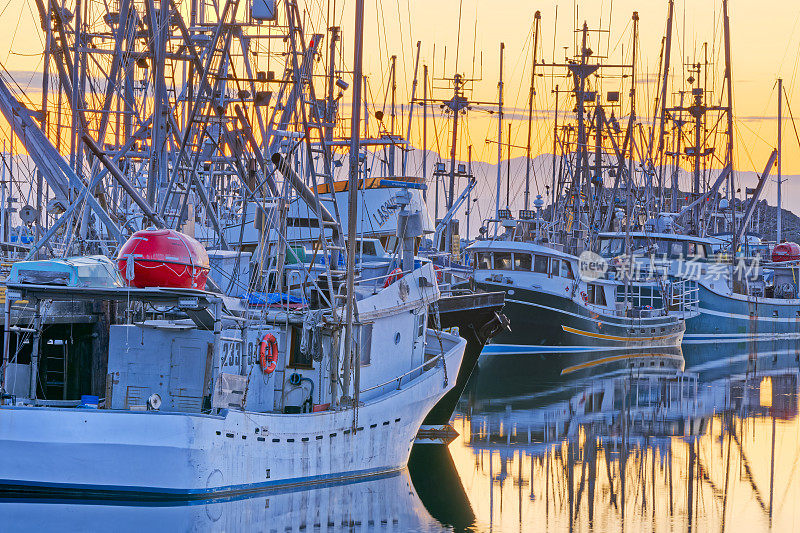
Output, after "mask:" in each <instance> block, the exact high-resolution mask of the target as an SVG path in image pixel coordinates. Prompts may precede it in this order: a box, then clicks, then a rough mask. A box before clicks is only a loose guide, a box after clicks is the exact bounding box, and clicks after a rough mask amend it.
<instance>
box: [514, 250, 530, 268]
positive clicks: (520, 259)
mask: <svg viewBox="0 0 800 533" xmlns="http://www.w3.org/2000/svg"><path fill="white" fill-rule="evenodd" d="M514 270H523V271H525V272H530V271H531V254H523V253H518V252H514Z"/></svg>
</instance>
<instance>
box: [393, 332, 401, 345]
mask: <svg viewBox="0 0 800 533" xmlns="http://www.w3.org/2000/svg"><path fill="white" fill-rule="evenodd" d="M394 343H395V344H400V332H399V331H398V332H397V333H395V334H394Z"/></svg>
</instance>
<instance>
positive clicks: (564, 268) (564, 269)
mask: <svg viewBox="0 0 800 533" xmlns="http://www.w3.org/2000/svg"><path fill="white" fill-rule="evenodd" d="M561 277H562V278H567V279H575V276H574V275H573V274H572V265H570V263H569V261H566V260H564V261H561Z"/></svg>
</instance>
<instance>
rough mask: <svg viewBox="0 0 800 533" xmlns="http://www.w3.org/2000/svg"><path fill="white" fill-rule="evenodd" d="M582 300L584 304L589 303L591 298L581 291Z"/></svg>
mask: <svg viewBox="0 0 800 533" xmlns="http://www.w3.org/2000/svg"><path fill="white" fill-rule="evenodd" d="M581 298H583V303H589V297H588V296H586V293H585V292H583V291H581Z"/></svg>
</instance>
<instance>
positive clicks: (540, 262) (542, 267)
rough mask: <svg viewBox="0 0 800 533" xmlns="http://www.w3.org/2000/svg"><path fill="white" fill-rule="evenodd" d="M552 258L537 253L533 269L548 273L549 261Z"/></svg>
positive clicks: (540, 272)
mask: <svg viewBox="0 0 800 533" xmlns="http://www.w3.org/2000/svg"><path fill="white" fill-rule="evenodd" d="M548 259H550V258H549V257H547V256H546V255H537V256H535V258H534V260H533V271H534V272H538V273H539V274H547V261H548Z"/></svg>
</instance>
